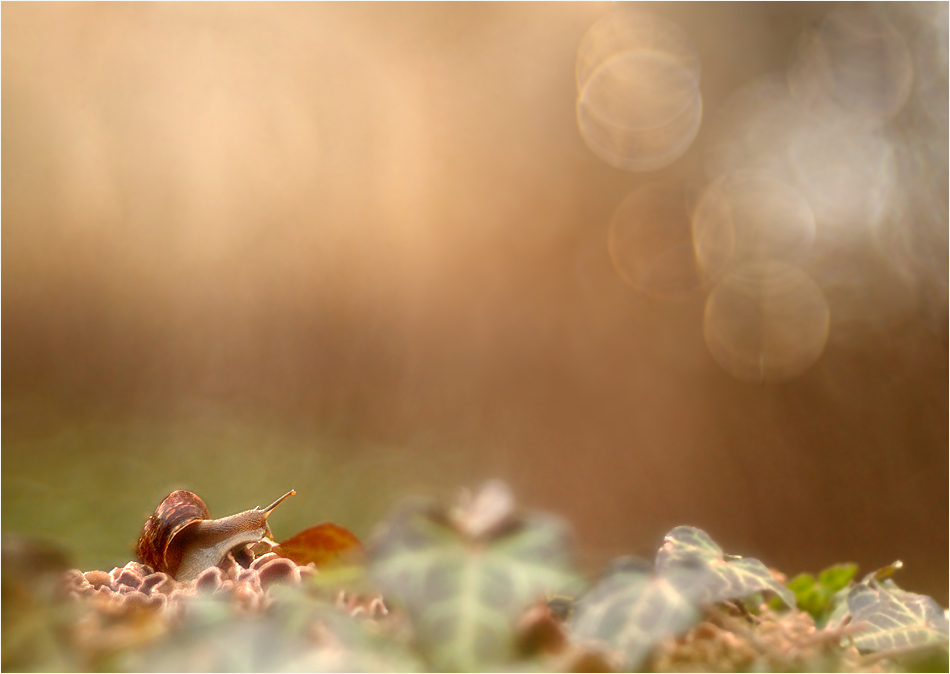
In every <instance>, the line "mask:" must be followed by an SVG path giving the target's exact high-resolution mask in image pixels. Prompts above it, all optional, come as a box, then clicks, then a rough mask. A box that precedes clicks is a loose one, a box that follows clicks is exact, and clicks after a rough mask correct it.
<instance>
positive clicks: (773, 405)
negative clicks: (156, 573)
mask: <svg viewBox="0 0 950 674" xmlns="http://www.w3.org/2000/svg"><path fill="white" fill-rule="evenodd" d="M628 10H629V8H627V7H622V6H619V5H612V4H608V3H583V4H573V3H556V4H547V3H530V4H494V3H476V4H467V3H458V4H455V3H452V4H440V3H433V4H397V3H385V4H375V3H368V4H362V3H360V4H310V3H301V4H297V3H294V4H271V3H266V4H218V3H215V4H191V3H186V4H162V3H145V4H138V3H136V4H119V3H108V4H99V3H81V4H70V5H60V4H54V3H38V4H4V6H3V14H2V18H3V23H2V30H3V34H2V38H3V44H2V50H3V53H2V56H3V73H2V74H3V78H2V87H3V101H2V113H3V145H2V152H3V156H2V161H3V165H2V169H3V170H2V179H3V194H2V196H3V199H2V217H3V223H2V224H3V253H2V255H3V260H2V261H3V278H2V280H3V284H2V292H3V296H2V299H3V310H4V311H3V318H4V319H5V321H4V330H3V337H4V338H5V339H4V341H3V382H2V383H3V412H4V414H3V422H4V424H3V426H4V428H3V430H4V431H5V433H4V435H3V529H4V531H18V532H23V533H29V534H32V535H35V536H39V537H42V538H46V539H49V540H53V541H56V542H59V543H60V544H62V545H64V546H65V547H67V549H69V550H71V551H72V552H73V553H74V555H75V558H76V560H77V563H79V564H80V565H82V566H84V567H85V568H91V567H93V566H98V567H99V568H106V569H108V568H111V566H113V565H116V564H119V565H121V564H122V563H124V561H126V560H127V559H128V558H129V557H128V555H129V549H130V546H131V545H132V543H133V542H134V540H135V538H136V536H137V534H138V529H139V527H140V526H141V523H142V521H144V518H145V517H146V516H147V514H148V513H149V512H150V511H151V509H152V508H154V506H155V505H156V504H157V503H158V501H159V500H160V499H161V498H162V497H163V496H164V495H165V494H166V493H167V492H168V491H170V490H172V489H174V488H179V487H185V488H190V489H193V490H195V491H197V492H198V493H200V494H201V495H202V496H203V497H204V498H205V500H206V501H207V502H208V504H209V506H210V508H211V510H212V514H214V515H225V514H229V513H230V512H234V511H237V510H243V509H246V508H249V507H252V506H254V505H259V504H265V503H267V502H270V501H272V500H273V499H274V498H276V496H278V495H279V494H281V493H283V492H284V491H286V490H287V489H289V488H291V487H294V488H296V489H297V491H298V493H299V495H298V496H297V497H295V499H293V500H291V501H289V502H288V503H287V504H285V505H284V506H282V507H281V509H280V510H278V511H277V512H276V513H275V515H274V517H272V518H271V522H272V527H273V528H274V532H275V534H276V535H277V537H278V538H280V537H282V536H284V537H286V536H289V535H291V534H293V533H295V532H296V531H297V530H298V529H299V528H303V527H305V526H309V525H311V524H314V523H315V522H317V521H320V520H323V519H331V520H333V521H336V522H338V523H340V524H343V525H345V526H349V527H351V528H353V529H354V531H356V532H357V533H358V534H359V535H361V536H363V535H366V534H367V533H368V530H369V527H370V526H371V525H372V524H373V523H374V522H376V521H377V520H378V518H379V517H380V516H381V515H382V514H383V513H384V512H385V511H386V510H387V509H388V508H389V507H390V506H391V505H392V504H393V503H394V501H395V500H396V499H397V498H398V497H399V496H400V495H403V494H406V493H411V492H429V493H436V494H448V493H451V492H452V491H453V490H454V489H455V487H456V486H459V485H463V484H467V485H473V484H475V483H477V482H478V481H480V480H481V479H484V478H487V477H500V478H503V479H506V480H508V481H509V482H511V484H512V486H513V487H514V489H515V493H516V494H518V495H519V496H520V498H521V500H522V501H523V502H525V503H527V504H529V505H531V506H533V507H539V508H545V509H549V510H552V511H554V512H557V513H559V514H561V515H563V516H565V517H567V518H568V519H569V520H570V521H571V522H572V523H573V525H574V526H575V529H576V531H577V533H578V537H579V539H580V543H581V549H582V551H583V560H584V562H585V563H586V564H587V565H588V567H589V568H590V569H596V568H598V566H599V565H600V564H602V563H603V562H604V561H606V560H607V559H608V558H609V557H610V556H612V555H615V554H620V553H630V552H639V553H641V554H645V555H647V556H650V555H651V554H652V552H653V551H655V549H656V548H657V547H659V545H660V540H661V537H662V535H663V534H664V533H665V532H666V531H668V530H669V529H671V528H672V527H673V526H675V525H680V524H689V525H694V526H699V527H702V528H704V529H706V530H707V531H708V532H709V533H710V534H711V535H712V537H713V538H714V539H715V540H717V541H718V542H719V543H720V544H721V545H722V546H723V548H725V549H726V550H727V551H729V552H736V553H742V554H747V555H753V556H759V557H760V558H762V559H763V560H764V561H766V562H767V563H769V564H771V565H774V566H776V567H778V568H780V569H782V570H784V571H787V572H789V573H795V572H797V571H800V570H811V571H816V570H819V569H820V568H823V567H824V566H827V565H829V564H832V563H835V562H839V561H851V560H853V561H857V562H859V563H860V564H862V566H863V567H864V568H865V569H870V568H873V567H876V566H882V565H884V564H887V563H889V562H891V561H893V560H894V559H898V558H900V559H902V560H903V561H904V562H905V567H904V568H905V570H904V571H902V577H903V581H904V584H905V586H906V587H907V588H908V589H910V590H916V591H920V592H925V593H930V594H933V595H934V596H935V598H936V599H937V600H938V601H939V602H941V603H942V604H944V605H945V604H946V603H947V591H948V557H947V549H948V534H947V531H948V511H947V510H945V508H946V507H947V502H948V480H947V475H948V452H947V437H948V436H947V428H948V426H947V410H948V399H947V380H946V379H945V378H944V377H946V376H947V373H948V361H947V355H948V341H947V337H948V331H947V276H948V272H947V260H948V246H947V228H948V217H947V180H948V172H947V148H948V143H947V8H946V4H945V3H933V4H913V3H909V4H907V5H900V6H898V5H893V6H891V5H886V4H885V5H879V4H875V5H873V6H871V5H867V6H866V5H862V4H851V5H849V6H848V7H847V8H846V9H845V10H839V8H838V6H837V5H836V4H834V3H809V4H795V3H764V4H758V3H725V4H717V3H673V4H665V3H643V4H638V5H637V6H636V7H635V8H633V10H631V11H634V13H633V14H629V13H627V12H628ZM637 12H639V13H637ZM598 22H601V23H598ZM631 22H632V23H631ZM595 24H597V25H598V26H600V28H597V29H592V26H594V25H595ZM588 31H591V32H588ZM585 35H586V36H587V37H586V38H585ZM895 35H896V36H897V37H894V36H895ZM631 41H632V42H631ZM617 43H623V44H621V45H620V46H619V47H618V46H617ZM854 45H857V46H856V47H855V46H854ZM852 47H854V49H853V50H851V51H849V49H851V48H852ZM822 50H824V51H822ZM828 54H830V56H828ZM822 59H824V60H822ZM816 64H817V65H816ZM829 64H830V65H829ZM822 68H824V70H822ZM836 68H837V69H838V70H835V69H836ZM829 69H830V70H829ZM829 82H830V83H831V84H830V85H829ZM624 83H626V84H624ZM829 86H832V87H837V88H832V89H829V88H828V87H829ZM618 92H619V93H618ZM625 92H626V93H625ZM629 92H633V93H632V94H629ZM829 92H830V93H829ZM627 94H629V95H627ZM829 110H830V112H829ZM793 118H794V120H795V121H794V122H792V121H789V120H791V119H793ZM802 120H804V121H802ZM638 125H639V126H638ZM775 162H778V164H776V163H775ZM779 164H780V169H776V170H773V169H774V167H775V166H776V165H779ZM750 171H751V173H750ZM769 209H771V210H769ZM763 213H766V214H772V215H767V217H766V216H763ZM776 214H777V215H776ZM773 216H774V218H773ZM770 218H773V219H774V220H775V222H778V221H779V220H780V221H781V224H780V225H775V226H772V224H771V223H772V222H773V220H772V219H770ZM723 223H726V224H723ZM750 223H751V224H750ZM743 237H745V238H743ZM743 265H745V266H743ZM750 265H751V266H750ZM776 273H778V274H779V275H778V277H776V276H775V274H776ZM776 278H779V281H775V279H776ZM750 284H751V285H750ZM750 288H751V290H750ZM750 298H751V299H750ZM750 303H751V304H750ZM750 306H751V307H752V308H751V309H750V308H749V307H750ZM899 580H900V579H899Z"/></svg>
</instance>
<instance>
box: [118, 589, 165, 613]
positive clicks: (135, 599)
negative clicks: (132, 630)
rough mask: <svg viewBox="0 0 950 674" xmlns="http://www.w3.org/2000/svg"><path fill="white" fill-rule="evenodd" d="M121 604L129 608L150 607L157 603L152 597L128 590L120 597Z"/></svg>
mask: <svg viewBox="0 0 950 674" xmlns="http://www.w3.org/2000/svg"><path fill="white" fill-rule="evenodd" d="M122 604H123V605H124V606H125V607H126V608H130V609H150V608H154V607H155V606H156V605H158V604H157V603H156V602H153V601H152V597H149V596H147V595H145V594H142V593H141V592H138V591H133V592H129V593H128V594H126V595H125V596H124V597H123V598H122Z"/></svg>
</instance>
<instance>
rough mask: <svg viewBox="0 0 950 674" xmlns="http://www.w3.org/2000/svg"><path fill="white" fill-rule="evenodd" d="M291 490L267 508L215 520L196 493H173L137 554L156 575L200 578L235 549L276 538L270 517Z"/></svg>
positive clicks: (149, 525) (144, 534) (155, 516)
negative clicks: (269, 524)
mask: <svg viewBox="0 0 950 674" xmlns="http://www.w3.org/2000/svg"><path fill="white" fill-rule="evenodd" d="M293 494H296V492H295V491H294V490H292V489H291V490H290V491H289V492H287V493H286V494H284V495H283V496H281V497H280V498H279V499H277V500H276V501H275V502H274V503H272V504H271V505H269V506H267V507H266V508H260V507H257V508H254V509H252V510H245V511H244V512H242V513H237V514H236V515H231V516H230V517H223V518H221V519H217V520H213V519H210V513H209V512H208V506H206V505H205V502H204V501H202V500H201V498H200V497H199V496H198V495H197V494H195V493H193V492H190V491H186V490H179V491H173V492H172V493H171V494H169V495H168V496H166V497H165V499H164V500H163V501H162V502H161V503H160V504H159V506H158V508H156V509H155V512H154V513H153V514H152V515H151V516H150V517H149V518H148V521H146V522H145V527H144V528H143V529H142V535H141V536H140V537H139V542H138V545H137V546H136V553H137V554H138V556H139V559H141V560H142V562H144V563H145V564H148V565H149V566H151V567H152V568H153V569H155V570H156V571H162V572H164V573H167V574H168V575H170V576H172V577H173V578H174V579H175V580H179V581H186V580H192V579H194V578H197V576H198V574H200V573H201V572H202V571H204V570H205V569H207V568H209V567H212V566H217V565H218V564H219V563H220V562H221V560H222V559H224V557H225V555H227V554H228V552H230V551H231V550H233V549H234V548H237V547H240V546H243V545H246V544H248V543H256V542H257V541H259V540H261V539H262V538H264V537H265V536H267V537H271V532H270V527H268V526H267V516H268V515H269V514H270V512H271V511H272V510H273V509H274V508H275V507H277V505H278V504H279V503H281V502H282V501H283V500H284V499H286V498H287V497H288V496H292V495H293Z"/></svg>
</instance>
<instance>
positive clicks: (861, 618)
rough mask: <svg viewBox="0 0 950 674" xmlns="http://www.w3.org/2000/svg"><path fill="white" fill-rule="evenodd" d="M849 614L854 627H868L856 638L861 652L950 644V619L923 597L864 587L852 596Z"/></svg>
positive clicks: (927, 598) (933, 603)
mask: <svg viewBox="0 0 950 674" xmlns="http://www.w3.org/2000/svg"><path fill="white" fill-rule="evenodd" d="M848 611H849V612H850V613H851V618H852V621H853V623H854V624H860V623H864V624H866V627H865V628H864V629H862V630H861V631H860V632H859V633H857V634H856V635H855V636H854V645H855V646H857V647H858V648H859V649H861V650H866V651H880V650H890V649H896V648H907V647H909V646H919V645H922V644H931V643H944V644H945V643H947V634H948V627H947V616H946V615H945V614H944V612H943V609H942V608H940V605H939V604H937V602H935V601H934V600H933V599H931V598H930V597H927V596H924V595H921V594H914V593H912V592H905V591H903V590H891V589H885V588H880V587H878V588H874V587H870V586H868V585H865V584H863V583H861V584H859V585H855V586H854V587H853V588H851V591H850V592H849V593H848Z"/></svg>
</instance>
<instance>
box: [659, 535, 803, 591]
mask: <svg viewBox="0 0 950 674" xmlns="http://www.w3.org/2000/svg"><path fill="white" fill-rule="evenodd" d="M727 557H728V559H727ZM696 562H699V563H702V564H705V565H706V567H707V568H708V569H709V570H710V571H711V572H712V573H711V576H710V577H709V580H708V585H707V587H706V592H705V594H704V596H703V598H702V601H703V603H707V604H714V603H716V602H719V601H723V600H726V599H741V598H743V597H747V596H749V595H750V594H753V593H755V592H760V591H763V590H768V591H770V592H774V593H775V594H777V595H778V596H779V597H780V598H781V599H782V601H783V602H785V604H786V605H788V606H789V607H790V608H795V595H794V593H793V592H792V591H791V590H789V589H788V588H787V587H785V586H784V585H782V584H781V583H779V582H778V581H777V580H775V578H774V577H773V576H772V573H771V572H770V571H769V570H768V568H767V567H766V566H765V564H763V563H762V562H760V561H759V560H757V559H751V558H748V559H746V558H742V557H738V556H735V555H725V554H723V552H722V548H720V547H719V546H718V545H716V543H715V542H713V540H712V539H711V538H710V537H709V536H708V535H707V534H706V532H705V531H703V530H701V529H696V528H695V527H676V528H675V529H673V531H671V532H670V533H668V534H667V535H666V537H665V542H664V544H663V547H662V548H660V551H659V552H658V553H657V555H656V569H657V572H659V573H664V572H665V571H666V570H667V569H670V568H672V567H674V566H678V565H681V564H690V563H696Z"/></svg>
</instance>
